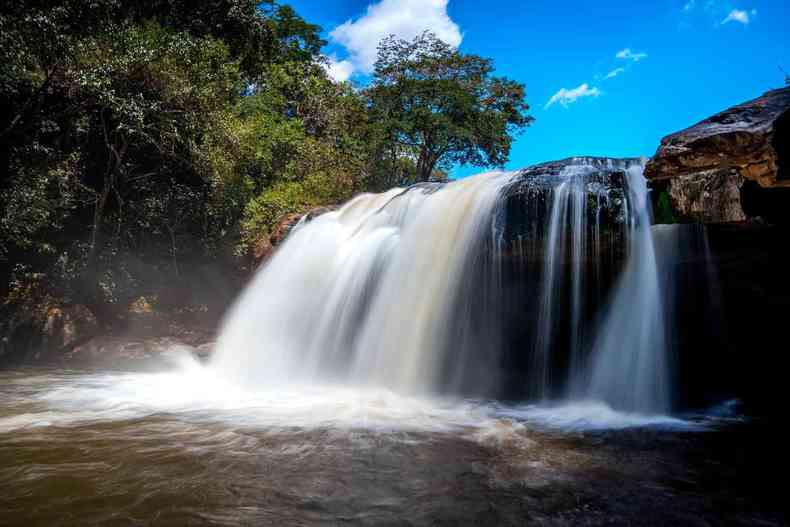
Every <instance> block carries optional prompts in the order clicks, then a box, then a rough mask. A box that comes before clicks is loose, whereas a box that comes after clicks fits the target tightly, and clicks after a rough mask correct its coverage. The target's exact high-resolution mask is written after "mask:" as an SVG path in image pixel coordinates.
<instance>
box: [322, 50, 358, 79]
mask: <svg viewBox="0 0 790 527" xmlns="http://www.w3.org/2000/svg"><path fill="white" fill-rule="evenodd" d="M326 59H327V62H326V63H324V64H323V67H324V69H325V70H326V74H327V75H329V78H330V79H332V80H333V81H335V82H344V81H347V80H348V79H349V77H351V74H352V73H354V65H353V64H351V61H350V60H338V59H337V57H336V56H334V55H330V56H328V57H326Z"/></svg>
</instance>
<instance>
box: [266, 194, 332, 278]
mask: <svg viewBox="0 0 790 527" xmlns="http://www.w3.org/2000/svg"><path fill="white" fill-rule="evenodd" d="M336 208H337V207H336V206H330V207H315V208H313V209H310V210H309V211H307V213H304V214H303V213H300V212H290V213H288V214H286V215H285V216H283V217H282V218H280V220H279V221H278V222H277V224H276V225H275V226H274V228H273V229H272V231H271V233H266V234H264V235H263V236H261V237H260V238H259V239H258V240H257V241H256V242H255V244H254V245H253V248H252V260H253V266H252V268H253V269H257V268H258V267H259V266H260V265H261V264H262V263H263V262H265V261H266V260H268V259H269V257H270V256H271V255H272V254H273V253H274V249H275V248H276V247H277V246H278V245H280V244H281V243H282V242H283V240H285V238H286V237H287V236H288V233H290V232H291V230H292V229H293V228H294V227H296V225H297V224H298V223H299V222H300V221H301V220H302V218H304V219H305V221H310V220H312V219H313V218H315V217H317V216H320V215H321V214H324V213H326V212H330V211H332V210H335V209H336Z"/></svg>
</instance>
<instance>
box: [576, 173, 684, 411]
mask: <svg viewBox="0 0 790 527" xmlns="http://www.w3.org/2000/svg"><path fill="white" fill-rule="evenodd" d="M626 174H627V181H628V190H629V193H630V196H631V203H632V204H633V210H634V212H633V213H632V214H630V215H629V218H628V222H629V225H628V226H629V231H630V233H631V235H630V241H629V247H628V251H629V256H628V260H627V263H626V266H625V269H624V270H623V274H622V276H621V278H620V282H619V284H618V285H617V288H616V291H615V293H614V297H613V299H612V301H611V302H610V304H609V306H608V312H607V313H606V315H605V318H604V321H603V323H602V325H601V328H600V330H599V334H598V337H597V339H596V342H595V345H594V347H593V352H592V353H593V355H592V366H591V372H590V381H589V387H588V395H589V397H590V398H593V399H600V400H603V401H606V402H608V403H610V404H611V405H613V406H616V407H621V408H625V409H627V410H636V411H641V412H652V413H665V412H668V411H669V410H670V393H669V392H670V390H669V373H668V371H667V357H666V355H667V353H666V350H667V335H666V326H665V321H664V316H665V315H664V302H663V300H662V289H661V283H660V281H659V272H658V262H657V259H656V252H655V246H654V244H653V235H652V232H651V229H650V220H651V218H650V201H649V199H648V189H647V182H646V181H645V179H644V178H643V177H642V167H629V168H628V169H627V170H626Z"/></svg>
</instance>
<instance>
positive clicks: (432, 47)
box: [366, 31, 533, 181]
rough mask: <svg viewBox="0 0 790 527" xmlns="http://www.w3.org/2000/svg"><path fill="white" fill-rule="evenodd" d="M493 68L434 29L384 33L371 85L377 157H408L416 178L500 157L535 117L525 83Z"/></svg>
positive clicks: (394, 162) (497, 162)
mask: <svg viewBox="0 0 790 527" xmlns="http://www.w3.org/2000/svg"><path fill="white" fill-rule="evenodd" d="M493 71H494V67H493V63H492V61H491V60H490V59H485V58H482V57H479V56H477V55H464V54H462V53H461V52H459V51H458V50H456V49H454V48H453V47H451V46H450V45H448V44H446V43H444V42H442V41H441V40H439V39H438V38H437V37H436V35H434V34H433V33H431V32H427V31H426V32H425V33H423V34H421V35H419V36H418V37H417V38H415V39H414V40H412V41H407V40H402V39H398V38H396V37H395V36H390V37H388V38H386V39H384V40H383V41H382V42H381V44H380V45H379V49H378V60H377V61H376V66H375V71H374V79H373V83H372V85H371V87H370V88H369V89H368V90H367V91H366V96H367V98H368V101H369V106H370V111H371V120H372V121H373V122H375V123H378V126H379V134H380V139H381V141H382V147H381V148H380V152H379V156H380V158H382V159H387V158H388V160H389V161H388V164H389V165H390V167H391V168H392V169H394V168H395V167H397V166H398V165H402V160H403V159H404V158H406V159H410V160H411V161H412V163H413V165H414V171H415V173H414V177H415V178H416V179H417V180H418V181H426V180H428V179H431V178H432V176H433V174H434V171H436V170H437V169H441V170H446V169H449V168H450V167H451V166H452V165H454V164H457V163H460V164H472V165H476V166H501V165H503V164H504V163H505V162H506V161H507V159H508V156H509V154H510V148H511V145H512V142H513V137H514V136H515V135H516V134H517V133H519V132H520V131H522V130H523V129H524V128H526V127H527V126H528V125H529V124H530V123H531V122H532V121H533V118H532V117H531V116H529V115H527V111H528V110H529V105H528V104H527V103H526V102H525V100H524V95H525V93H524V86H523V85H522V84H520V83H518V82H515V81H512V80H509V79H507V78H504V77H494V76H492V72H493Z"/></svg>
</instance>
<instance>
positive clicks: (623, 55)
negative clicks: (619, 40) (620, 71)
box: [615, 48, 647, 62]
mask: <svg viewBox="0 0 790 527" xmlns="http://www.w3.org/2000/svg"><path fill="white" fill-rule="evenodd" d="M615 57H616V58H618V59H622V60H633V61H634V62H639V61H640V60H642V59H646V58H647V53H641V52H640V53H636V52H633V51H631V48H625V49H621V50H620V51H618V52H617V54H616V55H615Z"/></svg>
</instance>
